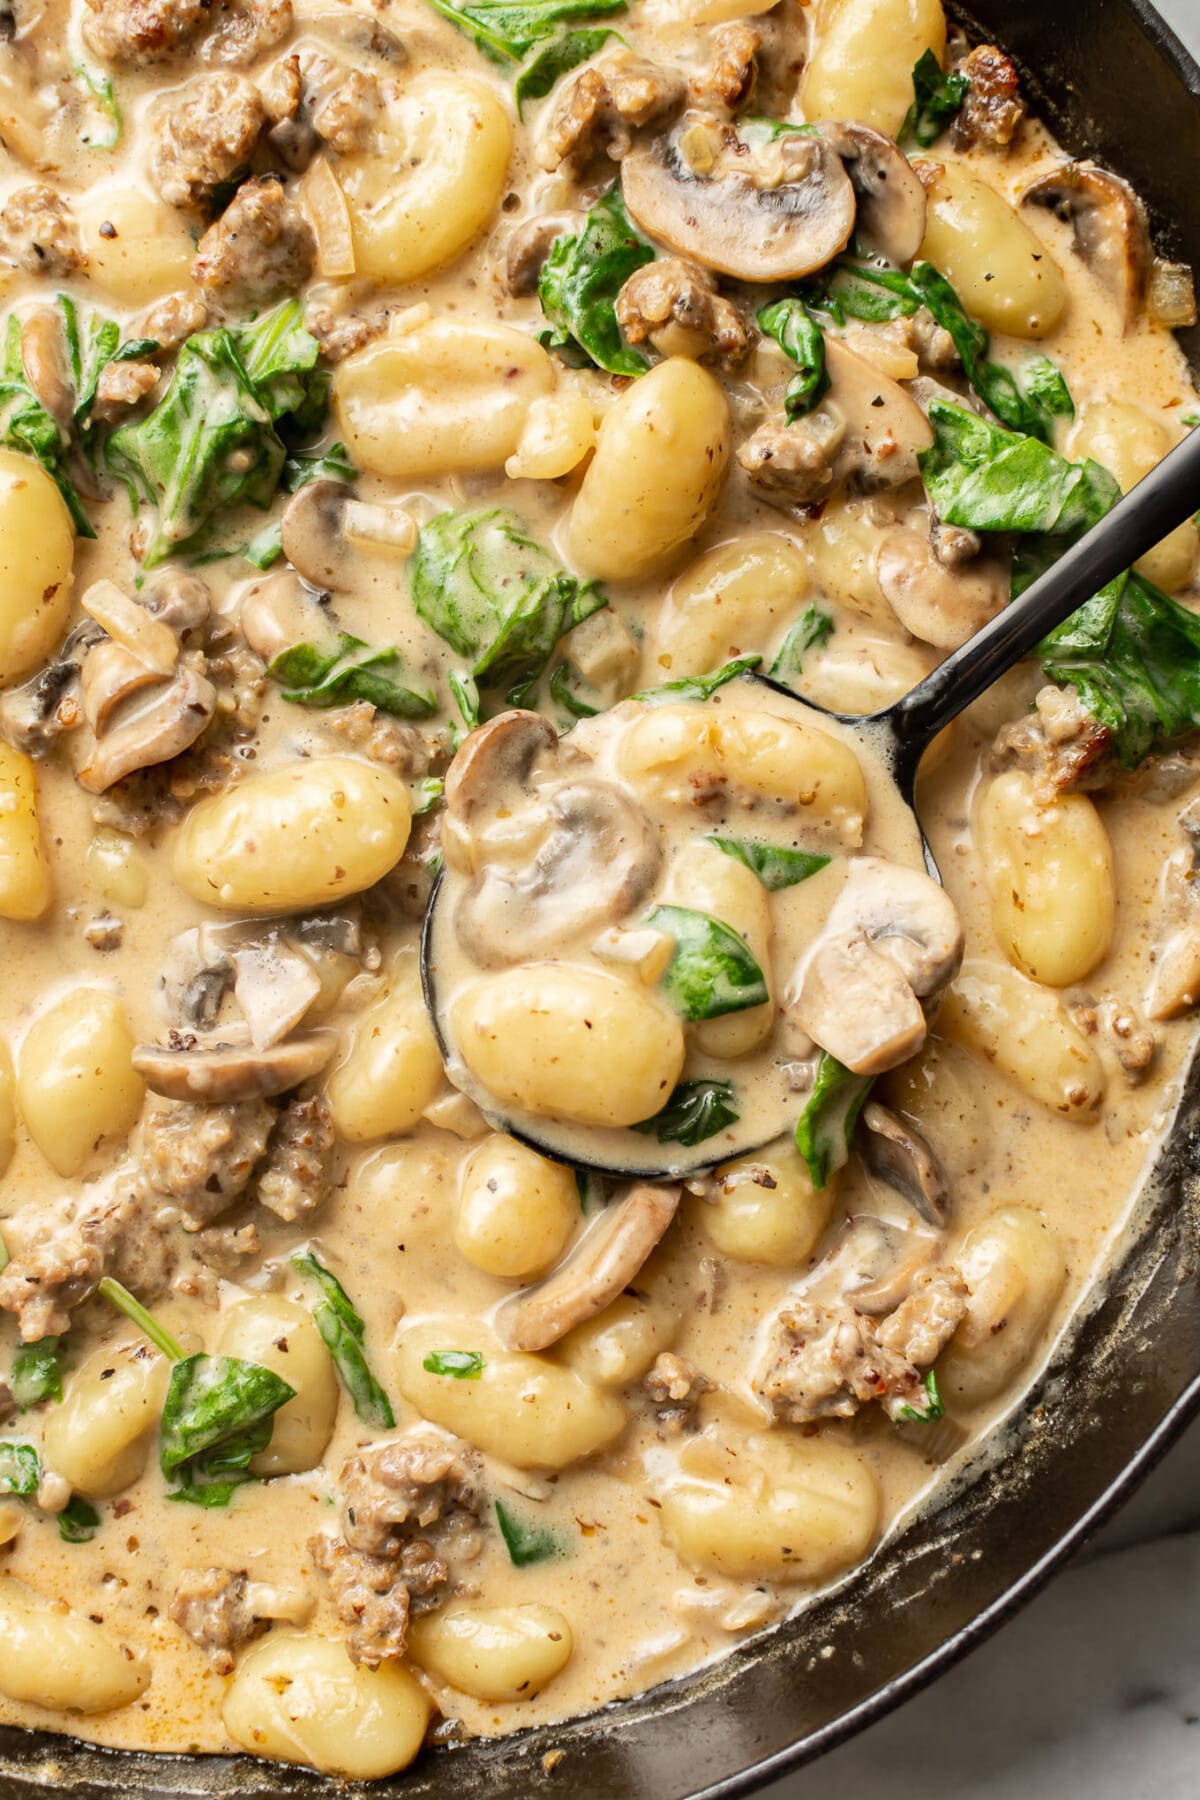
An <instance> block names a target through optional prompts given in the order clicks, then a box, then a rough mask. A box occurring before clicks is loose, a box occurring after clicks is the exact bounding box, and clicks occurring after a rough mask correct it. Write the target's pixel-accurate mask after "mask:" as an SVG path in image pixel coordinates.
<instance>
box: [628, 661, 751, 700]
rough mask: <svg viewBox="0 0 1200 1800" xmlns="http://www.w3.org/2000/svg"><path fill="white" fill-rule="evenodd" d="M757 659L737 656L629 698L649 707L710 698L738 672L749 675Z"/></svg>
mask: <svg viewBox="0 0 1200 1800" xmlns="http://www.w3.org/2000/svg"><path fill="white" fill-rule="evenodd" d="M761 662H762V657H761V656H739V657H737V658H735V660H734V661H733V662H727V663H723V664H722V666H721V667H720V668H719V669H714V670H713V672H712V674H711V675H683V676H681V677H680V678H679V680H678V681H664V682H663V684H662V686H661V687H654V688H643V690H642V692H641V693H640V694H634V695H633V698H634V699H635V700H641V701H643V702H644V703H645V704H647V705H649V706H666V705H669V704H670V703H671V702H672V701H675V700H711V699H712V697H713V695H714V694H715V693H716V692H717V689H718V688H723V687H725V686H726V684H727V683H728V682H730V681H736V680H737V678H738V676H739V675H749V674H751V673H752V672H753V671H754V670H755V669H757V668H758V666H759V664H760V663H761Z"/></svg>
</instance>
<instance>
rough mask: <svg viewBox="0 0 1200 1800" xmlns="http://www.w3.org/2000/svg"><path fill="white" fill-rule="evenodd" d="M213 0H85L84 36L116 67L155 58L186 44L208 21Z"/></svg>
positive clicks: (95, 51)
mask: <svg viewBox="0 0 1200 1800" xmlns="http://www.w3.org/2000/svg"><path fill="white" fill-rule="evenodd" d="M211 4H212V0H87V5H88V11H87V12H86V13H85V14H84V18H83V41H84V43H85V44H86V45H87V47H88V49H89V50H90V51H92V53H93V55H95V56H98V57H100V58H101V60H102V61H104V62H106V63H113V64H114V65H116V66H117V67H118V68H120V67H130V68H138V67H141V66H142V65H143V64H145V63H150V62H159V61H161V60H162V58H164V57H167V56H175V55H177V54H178V53H179V52H180V51H183V50H187V49H189V48H190V47H191V45H192V43H193V42H194V40H195V39H196V38H198V37H199V35H200V34H201V32H203V31H205V30H206V29H207V27H208V20H209V10H210V7H211Z"/></svg>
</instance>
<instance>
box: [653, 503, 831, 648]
mask: <svg viewBox="0 0 1200 1800" xmlns="http://www.w3.org/2000/svg"><path fill="white" fill-rule="evenodd" d="M807 592H808V568H807V566H806V564H805V561H804V558H803V557H802V556H801V555H800V553H799V551H798V550H796V549H795V547H794V546H793V545H792V544H790V543H789V542H788V540H787V539H786V538H785V537H782V536H780V535H779V534H778V533H776V532H755V533H753V534H751V535H749V536H747V537H742V538H735V539H734V540H733V542H732V543H729V544H719V545H718V546H717V548H716V549H715V550H708V551H706V552H705V553H704V555H703V556H700V557H697V559H696V561H695V562H694V563H692V564H691V565H690V566H689V567H688V568H687V569H685V570H684V572H683V574H682V575H680V576H678V577H677V578H676V580H675V581H674V582H673V584H672V585H671V587H670V589H669V590H668V593H667V597H666V600H665V601H664V602H663V606H662V610H661V612H660V613H659V615H658V620H657V623H656V625H655V631H654V637H653V640H652V643H651V647H650V659H651V664H652V667H651V675H650V678H651V679H653V680H657V681H678V680H679V678H680V677H681V676H683V675H704V674H707V672H708V671H709V670H710V669H717V668H720V666H721V664H722V663H724V662H728V661H729V660H730V659H731V658H732V657H734V656H741V655H743V654H744V653H745V652H747V651H751V650H761V649H762V648H763V647H764V645H765V644H766V643H767V641H768V640H769V639H770V637H771V636H772V633H773V632H774V630H775V629H776V627H777V626H778V624H779V623H780V622H781V621H782V620H783V619H784V618H786V617H787V616H788V614H790V613H791V612H792V611H793V610H794V609H795V608H796V607H797V606H798V605H799V603H800V602H801V601H802V600H803V599H804V597H805V595H806V594H807Z"/></svg>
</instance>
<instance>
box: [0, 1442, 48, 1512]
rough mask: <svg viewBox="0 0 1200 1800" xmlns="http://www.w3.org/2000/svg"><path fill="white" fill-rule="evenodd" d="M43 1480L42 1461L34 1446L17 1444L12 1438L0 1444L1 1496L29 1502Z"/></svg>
mask: <svg viewBox="0 0 1200 1800" xmlns="http://www.w3.org/2000/svg"><path fill="white" fill-rule="evenodd" d="M41 1479H42V1464H41V1459H40V1457H39V1456H38V1453H37V1451H36V1450H35V1449H34V1447H33V1445H32V1444H17V1443H14V1442H13V1440H12V1439H11V1438H5V1439H4V1440H3V1441H2V1442H0V1494H15V1495H16V1496H17V1498H18V1499H19V1500H29V1499H31V1498H32V1496H33V1495H34V1494H36V1493H37V1491H38V1483H39V1481H40V1480H41Z"/></svg>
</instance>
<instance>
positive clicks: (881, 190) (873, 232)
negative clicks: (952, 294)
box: [817, 121, 926, 267]
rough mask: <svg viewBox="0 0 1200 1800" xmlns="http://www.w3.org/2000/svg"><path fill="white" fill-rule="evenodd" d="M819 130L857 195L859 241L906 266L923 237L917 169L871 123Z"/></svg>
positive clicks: (820, 127) (922, 194)
mask: <svg viewBox="0 0 1200 1800" xmlns="http://www.w3.org/2000/svg"><path fill="white" fill-rule="evenodd" d="M817 130H818V131H819V132H820V134H821V136H822V137H823V138H824V139H825V141H826V143H828V144H832V146H833V148H834V149H835V150H836V151H837V153H838V155H839V156H840V157H841V159H842V163H843V165H844V166H845V170H846V173H847V175H848V176H849V177H850V181H851V184H852V186H853V188H854V192H855V194H856V195H857V196H858V214H857V218H856V221H855V226H854V237H855V241H856V243H859V244H861V245H862V247H863V248H864V249H867V250H874V251H876V252H877V253H878V254H879V255H880V256H885V257H886V258H887V259H888V261H889V262H893V263H900V264H903V265H904V266H905V267H907V266H908V264H909V263H910V262H912V261H913V260H914V258H915V257H916V255H917V253H918V251H919V250H920V248H921V245H922V243H923V242H924V240H925V208H926V200H925V189H924V186H923V185H922V182H921V179H920V177H919V175H918V174H917V173H916V170H915V169H914V168H913V166H912V164H911V163H910V162H909V160H908V158H907V157H906V156H905V155H904V153H903V151H901V150H898V149H897V148H896V145H895V144H894V143H893V142H892V140H891V138H890V137H885V136H884V134H883V132H882V131H876V130H875V129H874V128H873V127H872V126H870V125H860V124H857V123H855V122H853V121H847V122H846V123H837V122H828V123H825V122H822V123H821V124H820V125H818V126H817Z"/></svg>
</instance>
